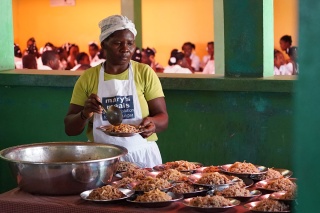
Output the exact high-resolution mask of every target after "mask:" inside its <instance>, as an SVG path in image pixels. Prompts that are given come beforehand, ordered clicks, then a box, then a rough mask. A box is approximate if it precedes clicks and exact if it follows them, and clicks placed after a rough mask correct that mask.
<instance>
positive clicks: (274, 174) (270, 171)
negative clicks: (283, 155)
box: [261, 169, 283, 180]
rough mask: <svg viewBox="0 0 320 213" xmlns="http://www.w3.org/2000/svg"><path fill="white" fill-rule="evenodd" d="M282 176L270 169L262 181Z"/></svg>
mask: <svg viewBox="0 0 320 213" xmlns="http://www.w3.org/2000/svg"><path fill="white" fill-rule="evenodd" d="M282 177H283V176H282V174H281V173H280V172H279V171H277V170H274V169H268V171H267V172H266V174H264V175H263V176H262V177H261V180H267V179H274V178H282Z"/></svg>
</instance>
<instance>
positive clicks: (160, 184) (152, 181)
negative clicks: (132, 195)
mask: <svg viewBox="0 0 320 213" xmlns="http://www.w3.org/2000/svg"><path fill="white" fill-rule="evenodd" d="M169 187H171V183H169V182H168V181H167V180H164V179H161V178H153V177H146V178H145V179H143V180H141V181H139V182H138V183H137V184H136V185H135V186H134V187H133V189H134V190H136V191H144V192H147V191H151V190H154V189H160V190H162V189H167V188H169Z"/></svg>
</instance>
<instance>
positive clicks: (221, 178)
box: [197, 172, 231, 185]
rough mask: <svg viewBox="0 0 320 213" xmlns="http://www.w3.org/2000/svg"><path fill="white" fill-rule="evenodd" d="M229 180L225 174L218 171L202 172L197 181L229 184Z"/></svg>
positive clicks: (210, 183)
mask: <svg viewBox="0 0 320 213" xmlns="http://www.w3.org/2000/svg"><path fill="white" fill-rule="evenodd" d="M230 182H231V181H230V179H229V178H227V176H225V175H223V174H220V173H219V172H213V173H203V175H202V177H201V178H199V180H198V181H197V183H198V184H204V185H221V184H229V183H230Z"/></svg>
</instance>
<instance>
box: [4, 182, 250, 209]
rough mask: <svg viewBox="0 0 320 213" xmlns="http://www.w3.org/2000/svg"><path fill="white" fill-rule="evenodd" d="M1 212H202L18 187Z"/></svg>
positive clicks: (179, 206) (178, 205)
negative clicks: (48, 193) (101, 201)
mask: <svg viewBox="0 0 320 213" xmlns="http://www.w3.org/2000/svg"><path fill="white" fill-rule="evenodd" d="M0 211H1V213H12V212H24V213H42V212H45V213H51V212H52V213H53V212H54V213H56V212H59V213H64V212H65V213H89V212H90V213H93V212H94V213H100V212H101V213H102V212H103V213H122V212H132V213H146V212H169V213H173V212H186V213H192V212H198V211H195V210H194V209H192V208H189V207H186V206H184V205H183V204H182V203H181V202H175V203H172V204H170V206H168V207H162V208H144V207H141V206H137V205H135V204H132V203H129V202H126V201H121V202H120V203H116V204H111V203H108V204H106V203H104V204H97V203H93V202H89V201H85V200H83V199H81V198H80V196H78V195H72V196H43V195H33V194H29V193H27V192H24V191H22V190H20V189H19V188H15V189H13V190H11V191H8V192H5V193H3V194H0ZM248 212H250V211H248V210H247V209H245V208H244V207H243V206H242V204H241V205H240V206H237V207H235V208H230V209H228V210H227V211H224V213H248Z"/></svg>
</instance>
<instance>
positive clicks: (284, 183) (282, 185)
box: [255, 178, 297, 192]
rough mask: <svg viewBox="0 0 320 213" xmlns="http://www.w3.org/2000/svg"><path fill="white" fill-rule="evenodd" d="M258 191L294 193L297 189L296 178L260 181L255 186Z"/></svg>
mask: <svg viewBox="0 0 320 213" xmlns="http://www.w3.org/2000/svg"><path fill="white" fill-rule="evenodd" d="M255 186H256V188H257V189H259V190H265V191H268V192H278V191H295V190H296V188H297V184H296V178H275V179H268V180H262V181H259V182H257V183H256V184H255Z"/></svg>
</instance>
